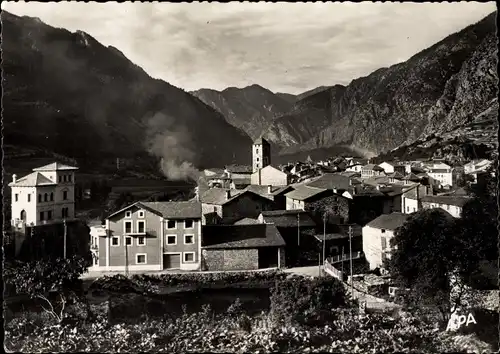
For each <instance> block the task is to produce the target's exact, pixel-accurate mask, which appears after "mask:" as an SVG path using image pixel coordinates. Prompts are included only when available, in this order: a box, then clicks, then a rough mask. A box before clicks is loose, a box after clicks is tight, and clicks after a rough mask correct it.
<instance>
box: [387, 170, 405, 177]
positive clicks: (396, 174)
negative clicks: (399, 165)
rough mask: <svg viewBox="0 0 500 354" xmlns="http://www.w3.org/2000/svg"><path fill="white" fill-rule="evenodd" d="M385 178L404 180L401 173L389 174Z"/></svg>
mask: <svg viewBox="0 0 500 354" xmlns="http://www.w3.org/2000/svg"><path fill="white" fill-rule="evenodd" d="M387 177H390V178H395V179H403V178H404V176H403V175H402V174H401V173H399V172H398V171H396V172H393V173H389V174H388V175H387Z"/></svg>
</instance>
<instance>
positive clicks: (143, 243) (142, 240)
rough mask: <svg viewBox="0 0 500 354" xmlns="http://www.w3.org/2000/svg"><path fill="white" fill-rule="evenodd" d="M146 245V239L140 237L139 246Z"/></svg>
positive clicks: (138, 239)
mask: <svg viewBox="0 0 500 354" xmlns="http://www.w3.org/2000/svg"><path fill="white" fill-rule="evenodd" d="M145 245H146V237H144V236H139V237H138V238H137V246H145Z"/></svg>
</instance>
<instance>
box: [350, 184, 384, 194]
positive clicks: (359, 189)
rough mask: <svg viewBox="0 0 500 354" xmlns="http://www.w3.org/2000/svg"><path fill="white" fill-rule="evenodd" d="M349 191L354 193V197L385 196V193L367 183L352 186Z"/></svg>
mask: <svg viewBox="0 0 500 354" xmlns="http://www.w3.org/2000/svg"><path fill="white" fill-rule="evenodd" d="M353 192H354V193H353ZM349 193H351V194H352V195H353V197H383V196H384V193H382V192H381V191H379V190H377V188H376V187H374V186H370V185H366V184H363V185H356V186H351V188H350V189H349Z"/></svg>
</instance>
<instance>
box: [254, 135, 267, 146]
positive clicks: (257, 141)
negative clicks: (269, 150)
mask: <svg viewBox="0 0 500 354" xmlns="http://www.w3.org/2000/svg"><path fill="white" fill-rule="evenodd" d="M253 144H254V145H264V144H265V145H269V142H268V141H267V140H266V139H264V138H263V137H260V138H257V139H255V140H254V141H253Z"/></svg>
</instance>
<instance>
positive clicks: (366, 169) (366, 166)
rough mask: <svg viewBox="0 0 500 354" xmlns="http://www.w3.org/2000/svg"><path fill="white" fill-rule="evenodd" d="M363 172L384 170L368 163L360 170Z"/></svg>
mask: <svg viewBox="0 0 500 354" xmlns="http://www.w3.org/2000/svg"><path fill="white" fill-rule="evenodd" d="M361 169H362V170H364V171H383V170H384V169H383V168H382V167H380V166H378V165H375V164H374V163H369V164H368V165H365V166H363V167H362V168H361Z"/></svg>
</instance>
